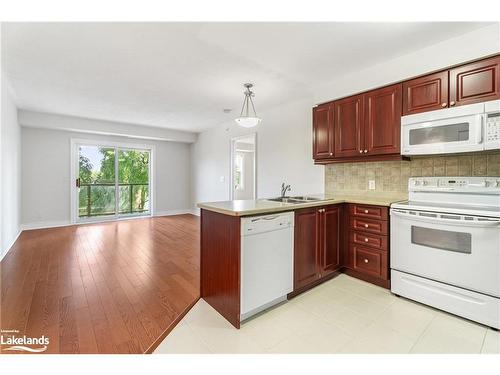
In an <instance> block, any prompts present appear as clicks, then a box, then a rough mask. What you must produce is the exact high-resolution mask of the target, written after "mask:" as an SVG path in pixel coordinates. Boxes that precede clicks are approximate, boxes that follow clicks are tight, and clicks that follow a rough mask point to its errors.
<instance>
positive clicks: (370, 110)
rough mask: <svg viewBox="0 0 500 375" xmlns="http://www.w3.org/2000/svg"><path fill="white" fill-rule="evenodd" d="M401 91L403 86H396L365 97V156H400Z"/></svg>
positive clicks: (374, 91) (373, 92)
mask: <svg viewBox="0 0 500 375" xmlns="http://www.w3.org/2000/svg"><path fill="white" fill-rule="evenodd" d="M401 90H402V84H396V85H392V86H387V87H383V88H381V89H377V90H372V91H369V92H367V93H366V94H365V95H364V99H365V104H364V106H365V108H364V113H365V122H364V127H365V128H364V140H365V141H364V149H363V153H364V154H367V155H368V156H370V155H382V154H399V150H400V148H401V147H400V145H401V138H400V137H401Z"/></svg>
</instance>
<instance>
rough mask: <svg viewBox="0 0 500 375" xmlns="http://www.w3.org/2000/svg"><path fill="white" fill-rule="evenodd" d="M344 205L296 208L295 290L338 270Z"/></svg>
mask: <svg viewBox="0 0 500 375" xmlns="http://www.w3.org/2000/svg"><path fill="white" fill-rule="evenodd" d="M341 211H342V206H341V205H331V206H324V207H315V208H310V209H309V208H308V209H302V210H297V211H296V212H295V247H294V291H298V290H300V289H303V288H305V287H307V286H308V285H311V284H313V283H315V282H317V281H318V280H321V279H323V278H326V277H327V276H329V275H331V274H332V273H333V272H335V271H338V270H339V269H340V267H341V263H340V218H341V216H340V215H341Z"/></svg>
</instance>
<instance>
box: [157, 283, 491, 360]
mask: <svg viewBox="0 0 500 375" xmlns="http://www.w3.org/2000/svg"><path fill="white" fill-rule="evenodd" d="M155 353H160V354H161V353H497V354H498V353H500V333H499V332H497V331H494V330H492V329H488V328H486V327H485V326H482V325H479V324H475V323H472V322H470V321H468V320H465V319H461V318H458V317H456V316H454V315H450V314H447V313H444V312H442V311H438V310H435V309H433V308H430V307H427V306H423V305H420V304H418V303H415V302H412V301H409V300H407V299H404V298H398V297H395V296H393V295H392V294H391V293H390V292H389V291H388V290H385V289H383V288H379V287H377V286H374V285H371V284H368V283H365V282H363V281H360V280H357V279H354V278H351V277H349V276H346V275H340V276H338V277H336V278H334V279H332V280H330V281H328V282H326V283H324V284H322V285H320V286H318V287H316V288H314V289H312V290H311V291H309V292H306V293H304V294H302V295H300V296H298V297H296V298H294V299H292V300H291V301H288V302H286V303H284V304H282V305H280V306H278V307H276V308H274V309H271V310H269V311H267V312H265V313H263V314H261V315H259V316H257V317H256V318H254V319H251V320H249V321H248V322H246V323H244V324H243V325H242V327H241V329H240V330H237V329H235V328H234V327H233V326H232V325H231V324H229V323H228V322H227V321H226V320H225V319H224V318H223V317H222V316H221V315H219V314H218V313H217V312H216V311H215V310H214V309H213V308H212V307H211V306H210V305H208V304H207V303H206V302H205V301H204V300H202V299H200V301H199V302H198V303H197V304H196V305H195V306H194V307H193V308H192V309H191V311H190V312H189V313H188V314H187V315H186V316H185V317H184V319H183V320H182V321H181V322H180V323H179V324H178V325H177V327H175V328H174V330H173V331H172V332H171V333H170V334H169V335H168V336H167V338H166V339H165V340H164V341H163V342H162V343H161V344H160V346H159V347H158V348H157V349H156V351H155Z"/></svg>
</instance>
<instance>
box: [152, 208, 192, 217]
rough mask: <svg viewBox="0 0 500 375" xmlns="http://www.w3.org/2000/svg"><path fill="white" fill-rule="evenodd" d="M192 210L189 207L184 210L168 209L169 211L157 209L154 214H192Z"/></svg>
mask: <svg viewBox="0 0 500 375" xmlns="http://www.w3.org/2000/svg"><path fill="white" fill-rule="evenodd" d="M191 213H192V212H191V210H190V209H189V208H186V209H182V210H167V211H156V212H155V213H154V214H153V216H155V217H156V216H173V215H185V214H191Z"/></svg>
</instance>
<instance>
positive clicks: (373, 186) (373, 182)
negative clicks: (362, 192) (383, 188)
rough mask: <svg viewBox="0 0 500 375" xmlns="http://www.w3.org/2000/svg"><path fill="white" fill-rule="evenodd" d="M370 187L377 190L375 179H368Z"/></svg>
mask: <svg viewBox="0 0 500 375" xmlns="http://www.w3.org/2000/svg"><path fill="white" fill-rule="evenodd" d="M368 189H369V190H375V180H368Z"/></svg>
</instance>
